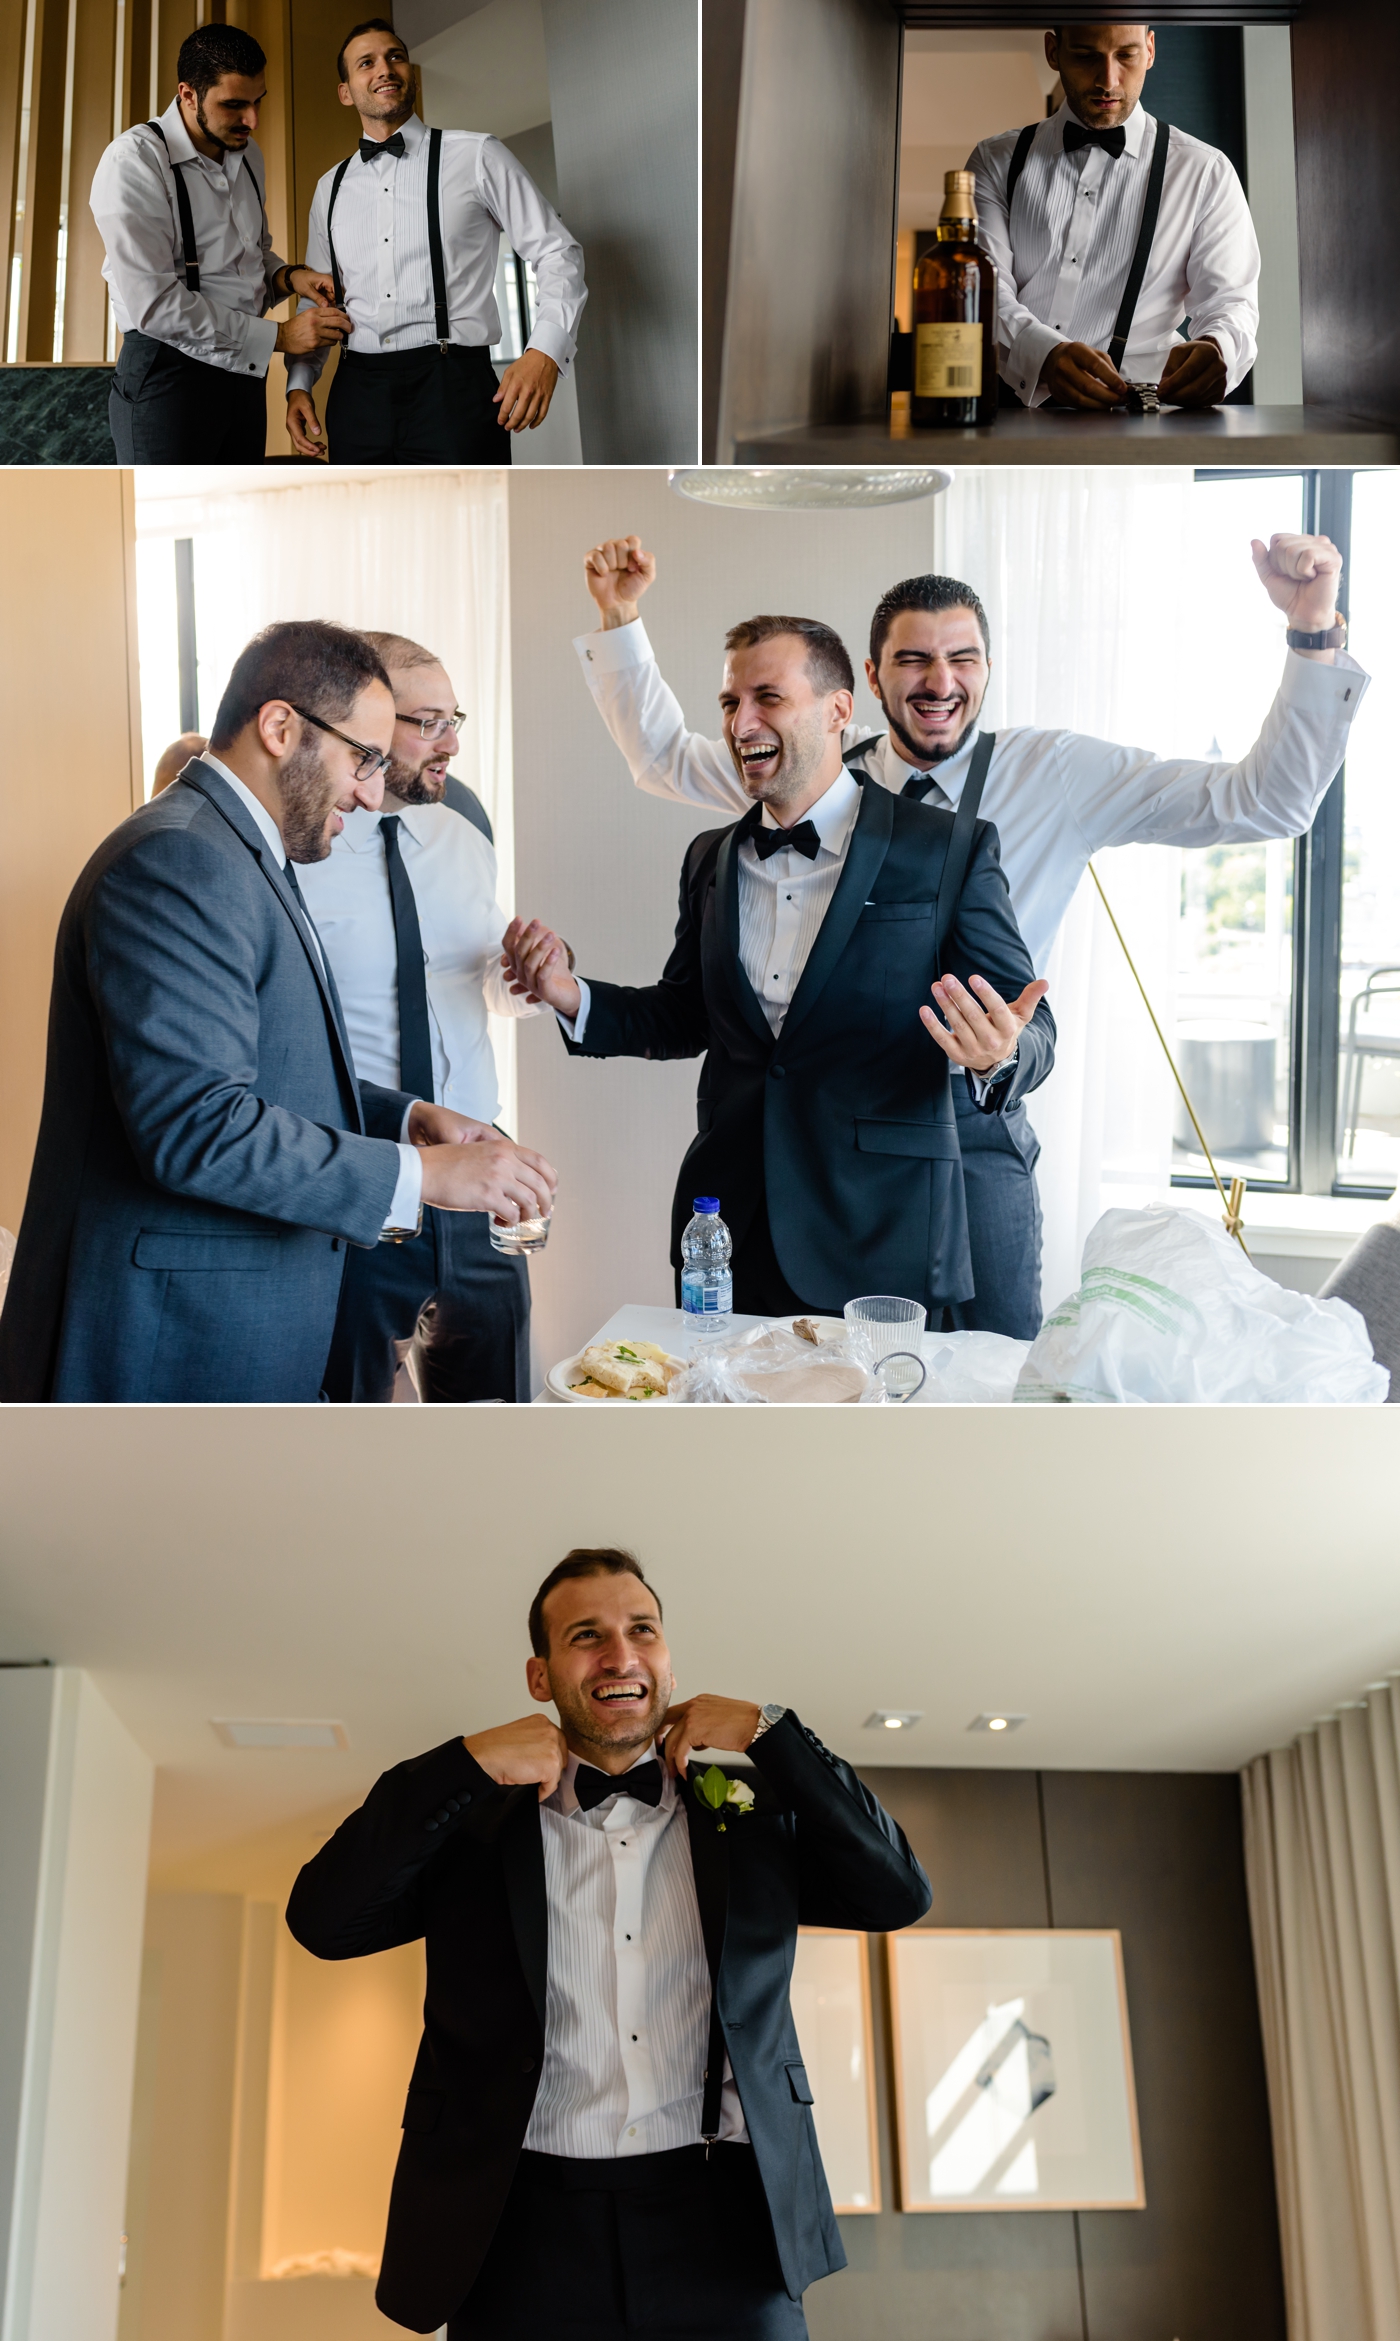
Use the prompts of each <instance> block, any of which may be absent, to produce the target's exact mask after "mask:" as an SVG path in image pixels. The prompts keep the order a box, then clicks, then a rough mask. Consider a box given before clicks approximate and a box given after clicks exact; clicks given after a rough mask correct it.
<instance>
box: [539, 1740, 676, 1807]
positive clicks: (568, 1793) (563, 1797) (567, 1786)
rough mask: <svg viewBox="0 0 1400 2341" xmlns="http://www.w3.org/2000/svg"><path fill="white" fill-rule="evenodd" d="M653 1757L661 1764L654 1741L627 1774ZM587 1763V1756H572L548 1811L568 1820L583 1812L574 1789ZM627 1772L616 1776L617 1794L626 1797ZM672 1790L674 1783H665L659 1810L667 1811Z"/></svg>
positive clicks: (642, 1751) (548, 1804) (647, 1762)
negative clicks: (581, 1767)
mask: <svg viewBox="0 0 1400 2341" xmlns="http://www.w3.org/2000/svg"><path fill="white" fill-rule="evenodd" d="M653 1756H655V1757H656V1760H657V1762H658V1763H660V1761H661V1757H660V1752H659V1750H658V1748H657V1745H656V1742H655V1740H653V1741H652V1743H651V1745H650V1747H645V1748H643V1749H642V1750H641V1751H640V1753H639V1754H638V1755H636V1756H634V1757H633V1759H632V1761H631V1763H630V1764H629V1765H628V1767H627V1772H635V1771H636V1769H637V1766H638V1765H639V1764H649V1763H650V1762H651V1760H652V1758H653ZM587 1762H588V1758H587V1756H570V1758H569V1761H568V1763H567V1764H566V1765H565V1766H564V1769H563V1771H562V1772H561V1773H560V1775H559V1786H558V1787H557V1788H556V1789H555V1791H554V1794H553V1796H547V1797H546V1798H545V1800H544V1801H545V1807H546V1810H547V1811H550V1812H555V1813H562V1814H563V1815H564V1816H565V1818H566V1819H567V1818H568V1816H569V1815H570V1814H571V1813H577V1812H579V1811H581V1810H582V1807H581V1806H580V1804H579V1801H578V1796H577V1793H576V1792H575V1789H574V1780H575V1778H576V1776H577V1773H578V1768H579V1766H580V1764H586V1763H587ZM663 1768H664V1767H663ZM627 1772H619V1773H618V1774H616V1779H617V1793H618V1795H619V1796H625V1795H626V1793H627V1786H626V1784H627ZM671 1790H672V1783H671V1782H670V1781H669V1780H668V1781H666V1782H664V1783H663V1785H662V1791H661V1806H660V1807H659V1808H658V1809H660V1810H664V1809H665V1807H666V1804H667V1802H668V1800H669V1798H670V1794H671ZM595 1810H596V1808H595Z"/></svg>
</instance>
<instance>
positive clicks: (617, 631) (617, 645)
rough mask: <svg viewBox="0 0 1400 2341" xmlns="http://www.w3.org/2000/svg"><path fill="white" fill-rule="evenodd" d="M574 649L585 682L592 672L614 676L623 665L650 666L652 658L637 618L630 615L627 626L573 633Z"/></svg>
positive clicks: (645, 632)
mask: <svg viewBox="0 0 1400 2341" xmlns="http://www.w3.org/2000/svg"><path fill="white" fill-rule="evenodd" d="M574 648H575V650H576V651H577V652H578V655H579V664H580V666H581V667H582V668H583V678H584V681H585V682H591V681H592V678H593V677H594V675H617V674H621V673H622V672H623V671H624V669H626V668H627V667H644V666H650V665H651V664H652V663H653V661H654V660H655V657H656V652H655V651H654V650H653V649H652V647H651V643H650V642H649V640H648V639H647V630H646V628H645V626H644V625H643V624H642V621H641V619H640V618H634V619H633V620H632V623H631V625H630V626H609V627H602V626H600V627H599V629H598V631H597V633H596V634H576V635H575V636H574Z"/></svg>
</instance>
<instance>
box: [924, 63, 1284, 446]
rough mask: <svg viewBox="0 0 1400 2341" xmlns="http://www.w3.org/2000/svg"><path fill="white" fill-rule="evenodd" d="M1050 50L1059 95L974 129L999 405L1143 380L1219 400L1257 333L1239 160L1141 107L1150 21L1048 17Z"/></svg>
mask: <svg viewBox="0 0 1400 2341" xmlns="http://www.w3.org/2000/svg"><path fill="white" fill-rule="evenodd" d="M1045 55H1046V59H1047V62H1048V63H1049V64H1050V65H1051V66H1053V68H1054V69H1055V71H1056V72H1057V73H1058V74H1059V76H1060V81H1061V84H1062V86H1063V88H1064V93H1065V102H1064V104H1063V105H1062V106H1061V107H1060V108H1059V109H1058V111H1057V112H1055V113H1053V114H1051V115H1050V116H1049V117H1048V118H1047V119H1046V120H1045V121H1043V122H1038V123H1031V124H1030V125H1029V126H1028V128H1026V129H1024V130H1020V131H1016V130H1005V131H1002V132H1000V133H999V134H998V135H997V136H996V137H994V138H984V139H983V140H982V142H981V144H980V145H979V146H977V147H975V148H974V149H973V152H972V155H971V157H970V158H969V161H968V166H967V167H968V169H969V170H970V171H972V172H973V174H974V175H975V177H976V181H977V216H978V219H979V220H980V222H981V232H982V238H983V241H984V243H985V244H986V246H987V249H988V251H989V252H990V253H991V255H992V258H993V259H994V260H995V262H996V264H997V276H998V284H997V346H998V355H999V364H1000V370H1001V386H1002V394H1003V402H1004V403H1009V404H1010V405H1012V406H1027V407H1036V406H1043V405H1044V404H1045V403H1046V402H1047V401H1053V402H1054V403H1055V404H1056V405H1058V406H1071V407H1081V408H1085V409H1088V410H1090V411H1093V410H1095V409H1097V410H1099V411H1103V410H1105V409H1107V408H1111V407H1115V406H1121V405H1122V404H1123V401H1124V396H1125V388H1126V384H1127V383H1128V382H1151V383H1154V384H1155V385H1156V386H1157V389H1158V392H1159V395H1160V397H1161V398H1162V399H1163V401H1165V402H1167V403H1169V404H1171V405H1173V406H1213V405H1215V404H1216V402H1217V401H1218V400H1220V399H1222V398H1224V397H1225V395H1226V393H1227V391H1230V390H1233V389H1235V388H1236V387H1237V385H1238V384H1239V383H1241V382H1242V381H1243V380H1244V377H1245V375H1246V374H1247V373H1248V372H1249V369H1250V367H1251V366H1252V365H1253V363H1254V356H1255V350H1256V347H1257V340H1258V331H1259V246H1258V243H1257V241H1256V239H1255V234H1254V223H1253V221H1252V220H1251V218H1250V216H1249V205H1248V203H1247V202H1246V201H1245V193H1244V189H1243V187H1241V185H1240V182H1239V179H1238V177H1237V175H1236V173H1235V169H1234V165H1233V164H1232V163H1231V161H1230V159H1229V157H1228V156H1227V155H1224V154H1221V153H1220V152H1219V150H1218V149H1217V148H1216V147H1213V146H1207V145H1206V144H1205V142H1204V140H1202V139H1199V138H1191V137H1189V136H1188V135H1187V133H1186V132H1185V131H1184V130H1178V129H1176V128H1175V127H1169V126H1168V125H1167V123H1165V122H1158V121H1154V119H1153V117H1152V116H1151V115H1150V114H1149V113H1147V112H1146V110H1145V109H1144V107H1143V105H1142V102H1141V101H1142V90H1143V84H1144V82H1145V81H1146V79H1147V76H1148V74H1149V72H1150V71H1151V69H1152V64H1153V60H1154V58H1155V56H1156V42H1155V38H1154V35H1153V32H1152V29H1151V27H1150V25H1145V24H1066V25H1058V26H1056V27H1055V28H1054V29H1053V30H1052V31H1050V32H1048V33H1047V34H1046V36H1045ZM1186 318H1189V319H1190V324H1191V338H1190V340H1189V341H1181V340H1178V339H1177V328H1178V327H1179V326H1180V325H1181V324H1182V322H1183V320H1184V319H1186Z"/></svg>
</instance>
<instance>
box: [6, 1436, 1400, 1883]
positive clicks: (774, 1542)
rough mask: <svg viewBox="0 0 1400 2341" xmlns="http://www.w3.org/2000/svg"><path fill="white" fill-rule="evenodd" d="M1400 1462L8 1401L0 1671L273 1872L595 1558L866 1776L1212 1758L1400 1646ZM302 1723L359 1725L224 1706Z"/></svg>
mask: <svg viewBox="0 0 1400 2341" xmlns="http://www.w3.org/2000/svg"><path fill="white" fill-rule="evenodd" d="M1397 1485H1400V1409H1393V1408H1389V1407H1372V1408H1360V1409H1356V1410H1354V1411H1353V1410H1350V1409H1342V1408H1337V1409H1331V1408H1324V1407H1319V1408H1314V1409H1311V1410H1303V1409H1299V1410H1292V1409H1282V1408H1279V1409H1271V1408H1220V1409H1200V1410H1196V1409H1187V1408H1181V1409H1175V1408H1160V1409H1157V1408H1131V1409H1123V1410H1119V1409H1107V1408H1105V1409H1098V1408H1085V1409H1079V1408H1065V1407H1047V1408H1043V1409H1042V1408H948V1409H941V1408H940V1409H919V1410H917V1411H914V1410H911V1411H910V1412H909V1413H908V1414H903V1413H892V1412H889V1411H887V1410H885V1409H873V1410H869V1411H865V1410H858V1411H853V1412H851V1413H844V1412H843V1413H841V1414H836V1413H834V1412H827V1411H825V1410H822V1411H817V1410H812V1411H797V1410H790V1411H786V1410H785V1411H784V1412H783V1413H781V1414H774V1413H772V1412H770V1411H768V1410H766V1409H761V1408H754V1409H752V1410H750V1409H741V1410H736V1411H734V1412H732V1413H731V1412H728V1411H725V1410H721V1409H716V1410H713V1411H709V1412H707V1413H705V1414H704V1415H703V1416H700V1417H697V1416H696V1415H694V1414H692V1413H688V1412H687V1413H681V1412H679V1411H678V1412H677V1413H676V1414H674V1415H669V1416H666V1415H656V1416H635V1415H630V1414H628V1415H624V1416H620V1417H614V1416H605V1417H604V1416H599V1415H596V1414H594V1413H592V1412H591V1411H585V1410H584V1409H582V1408H580V1409H577V1410H576V1409H572V1408H564V1407H560V1408H557V1409H547V1408H535V1409H529V1410H527V1409H524V1408H522V1409H520V1410H519V1411H515V1410H508V1409H503V1408H490V1409H482V1410H480V1411H475V1410H472V1411H457V1410H453V1411H450V1412H449V1411H447V1410H440V1409H436V1408H421V1409H419V1408H395V1409H387V1408H386V1409H383V1410H380V1409H375V1408H368V1409H365V1410H363V1411H360V1412H356V1413H353V1414H351V1413H343V1412H340V1411H338V1410H337V1411H334V1412H333V1411H331V1410H328V1409H316V1408H308V1409H305V1410H300V1409H288V1410H285V1411H276V1410H261V1409H251V1408H224V1409H209V1410H199V1409H191V1410H182V1409H173V1408H172V1409H165V1410H162V1409H149V1410H146V1409H140V1408H133V1409H122V1408H111V1409H107V1410H101V1409H94V1410H92V1411H87V1410H78V1409H74V1408H53V1409H51V1410H50V1409H33V1410H27V1409H10V1410H7V1411H5V1412H3V1413H0V1486H3V1487H4V1489H5V1491H6V1494H5V1500H4V1521H3V1532H0V1533H2V1534H3V1543H2V1544H0V1657H5V1658H11V1659H14V1658H50V1659H53V1660H56V1661H63V1662H66V1663H69V1664H72V1665H76V1666H82V1667H86V1668H88V1669H89V1670H90V1671H91V1672H92V1674H93V1676H94V1677H95V1679H96V1681H97V1682H98V1684H99V1686H100V1687H101V1689H102V1690H103V1691H104V1693H105V1694H106V1696H107V1697H108V1699H109V1700H110V1701H111V1703H112V1705H113V1706H114V1708H115V1709H116V1711H117V1712H118V1714H119V1715H120V1716H121V1717H122V1718H123V1720H124V1721H125V1722H126V1724H127V1725H128V1727H129V1728H130V1730H131V1731H132V1732H133V1733H134V1734H135V1736H136V1738H137V1739H138V1740H139V1741H140V1742H141V1744H142V1745H143V1746H144V1747H145V1748H146V1749H147V1750H148V1751H149V1753H150V1754H151V1755H152V1756H153V1757H154V1758H155V1759H156V1761H157V1763H158V1764H159V1765H160V1767H161V1778H160V1790H159V1796H158V1820H157V1845H156V1860H157V1865H158V1868H159V1870H160V1871H161V1872H162V1873H163V1874H164V1875H165V1876H166V1878H167V1879H168V1880H169V1881H170V1882H174V1881H175V1880H176V1879H177V1878H178V1879H180V1880H182V1881H183V1882H185V1883H204V1884H210V1885H212V1884H216V1883H221V1884H227V1885H233V1884H245V1885H246V1884H251V1883H253V1882H255V1877H256V1876H261V1875H262V1874H264V1873H265V1871H266V1869H267V1865H268V1862H269V1861H270V1860H271V1861H272V1862H273V1866H274V1867H275V1868H276V1869H278V1871H279V1873H280V1872H281V1870H282V1869H284V1868H285V1864H286V1862H287V1861H288V1860H289V1859H292V1858H293V1857H295V1859H300V1858H304V1854H305V1851H306V1850H307V1848H308V1847H309V1844H310V1843H311V1842H312V1841H313V1840H314V1839H316V1838H318V1837H319V1835H320V1834H323V1833H324V1829H325V1827H326V1826H328V1825H330V1824H332V1823H333V1822H334V1820H335V1819H336V1818H338V1817H339V1815H340V1814H341V1813H343V1812H345V1811H347V1810H348V1809H349V1808H350V1807H351V1806H352V1805H353V1804H354V1803H355V1802H356V1801H358V1799H359V1798H360V1796H361V1795H363V1793H364V1791H365V1790H366V1789H367V1787H368V1786H369V1784H370V1782H371V1781H372V1780H373V1779H374V1778H375V1776H376V1775H377V1774H378V1773H379V1772H380V1771H381V1770H382V1769H383V1768H384V1767H385V1766H386V1765H389V1764H392V1763H395V1762H397V1761H398V1760H399V1759H400V1758H402V1757H405V1756H408V1755H412V1754H415V1753H417V1752H418V1751H419V1750H421V1749H424V1748H427V1747H431V1746H433V1745H435V1744H436V1743H437V1742H439V1741H440V1740H443V1739H446V1738H448V1737H449V1736H450V1735H451V1734H452V1733H454V1732H456V1731H461V1730H467V1729H470V1728H472V1727H473V1726H480V1725H483V1724H486V1723H488V1722H492V1721H503V1720H506V1719H507V1718H509V1717H510V1716H512V1715H515V1714H520V1713H522V1712H524V1711H525V1709H526V1707H527V1705H528V1702H527V1699H526V1696H525V1691H524V1683H523V1670H524V1657H525V1635H524V1617H525V1611H526V1608H527V1606H528V1602H529V1599H530V1596H531V1594H532V1593H533V1591H534V1589H535V1586H536V1585H537V1583H538V1582H539V1579H540V1578H541V1577H542V1576H543V1574H544V1572H545V1570H546V1569H547V1568H548V1567H549V1566H550V1565H551V1564H552V1562H553V1561H554V1560H556V1559H557V1558H558V1557H559V1555H560V1554H561V1553H562V1552H564V1551H565V1550H566V1549H567V1548H568V1546H569V1545H571V1544H597V1543H621V1544H628V1545H631V1546H633V1547H634V1548H635V1549H636V1550H637V1551H638V1552H639V1553H640V1554H641V1556H642V1558H643V1560H644V1562H645V1563H646V1565H647V1566H648V1568H649V1569H650V1570H651V1572H652V1573H653V1575H654V1578H655V1581H656V1583H657V1585H658V1588H659V1590H660V1591H661V1593H662V1595H663V1598H664V1600H665V1603H666V1612H667V1623H668V1629H669V1633H670V1639H671V1646H672V1651H673V1655H674V1658H675V1661H676V1666H677V1672H678V1676H679V1680H680V1684H681V1687H682V1690H699V1689H712V1690H724V1691H727V1692H732V1693H734V1694H736V1695H739V1696H747V1697H751V1698H755V1699H759V1700H763V1699H772V1698H776V1699H782V1700H785V1701H787V1702H788V1703H790V1704H791V1705H793V1706H794V1707H796V1708H797V1710H798V1711H799V1713H800V1714H801V1715H802V1716H803V1717H804V1719H806V1720H807V1721H809V1722H811V1723H812V1725H813V1726H814V1727H815V1728H816V1729H817V1730H818V1731H819V1732H820V1733H821V1734H822V1735H823V1737H824V1738H826V1739H827V1740H829V1741H830V1742H831V1743H832V1745H834V1746H836V1747H838V1748H840V1749H842V1750H843V1751H844V1752H846V1753H847V1754H849V1755H851V1756H853V1757H855V1758H856V1759H857V1761H859V1760H861V1759H864V1760H865V1761H866V1762H878V1763H891V1762H896V1763H898V1762H902V1763H908V1764H952V1765H987V1764H1003V1763H1004V1764H1006V1765H1008V1766H1010V1767H1011V1768H1013V1769H1016V1768H1020V1767H1025V1766H1035V1765H1048V1766H1052V1767H1076V1768H1079V1767H1082V1768H1091V1769H1093V1768H1104V1769H1139V1768H1162V1769H1187V1770H1190V1769H1213V1768H1222V1767H1229V1766H1234V1765H1237V1764H1239V1763H1241V1762H1242V1761H1244V1760H1245V1759H1246V1758H1247V1757H1249V1756H1250V1755H1252V1754H1254V1753H1255V1752H1257V1751H1258V1750H1259V1749H1261V1748H1264V1747H1268V1746H1271V1745H1277V1744H1279V1743H1280V1742H1282V1741H1283V1740H1285V1739H1287V1738H1289V1737H1291V1736H1292V1735H1293V1733H1294V1732H1295V1731H1297V1730H1298V1729H1299V1728H1300V1727H1301V1726H1303V1725H1305V1724H1306V1723H1307V1722H1309V1721H1310V1720H1311V1719H1312V1718H1313V1717H1315V1716H1316V1715H1317V1714H1319V1713H1321V1712H1323V1711H1325V1710H1326V1709H1328V1708H1330V1707H1331V1706H1333V1705H1334V1704H1335V1703H1336V1702H1337V1701H1338V1700H1339V1699H1342V1698H1346V1697H1350V1696H1351V1695H1353V1694H1354V1692H1355V1691H1356V1690H1357V1689H1358V1688H1360V1687H1361V1686H1362V1685H1363V1684H1364V1683H1366V1682H1369V1681H1371V1680H1373V1679H1375V1678H1377V1677H1378V1676H1380V1675H1381V1674H1382V1673H1384V1672H1385V1670H1386V1669H1387V1668H1390V1667H1395V1666H1400V1571H1397V1567H1396V1548H1397V1537H1396V1526H1395V1522H1396V1488H1397ZM877 1707H889V1708H901V1709H922V1710H923V1717H924V1720H923V1721H922V1723H920V1724H919V1725H918V1727H917V1728H916V1729H915V1730H914V1731H913V1732H911V1733H910V1735H909V1736H908V1738H907V1739H899V1738H896V1737H895V1735H893V1734H889V1733H883V1732H882V1733H880V1734H879V1735H878V1737H877V1735H876V1734H875V1733H873V1732H866V1731H865V1730H864V1728H863V1726H864V1719H865V1717H866V1716H867V1715H868V1714H869V1713H870V1712H871V1710H872V1709H874V1708H877ZM1002 1707H1004V1708H1006V1709H1009V1710H1010V1711H1012V1712H1014V1713H1024V1714H1026V1715H1027V1717H1028V1718H1029V1720H1028V1721H1027V1722H1026V1724H1025V1725H1024V1726H1023V1727H1022V1728H1021V1729H1020V1730H1019V1731H1017V1732H1016V1733H1015V1735H1014V1736H1013V1737H1011V1738H1009V1739H1008V1740H1006V1741H1004V1742H998V1741H995V1740H992V1739H990V1738H989V1737H988V1735H987V1734H986V1733H982V1732H979V1733H976V1734H970V1733H969V1732H968V1730H967V1728H966V1727H967V1725H968V1723H969V1722H970V1721H971V1719H972V1717H973V1716H975V1715H976V1714H978V1713H979V1712H981V1711H983V1710H987V1709H992V1710H996V1709H999V1708H1002ZM275 1715H286V1716H297V1717H321V1716H324V1717H333V1718H336V1719H338V1720H340V1721H343V1722H344V1723H345V1724H346V1725H347V1726H348V1729H349V1733H350V1742H351V1744H350V1747H349V1749H348V1751H347V1752H345V1753H338V1752H335V1751H303V1750H291V1751H277V1752H268V1751H236V1750H232V1749H228V1748H224V1747H221V1746H220V1745H219V1743H218V1741H217V1740H216V1738H215V1736H214V1733H213V1731H212V1730H211V1729H210V1724H209V1718H210V1717H212V1716H275Z"/></svg>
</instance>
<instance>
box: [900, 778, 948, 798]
mask: <svg viewBox="0 0 1400 2341" xmlns="http://www.w3.org/2000/svg"><path fill="white" fill-rule="evenodd" d="M942 785H943V783H942V782H941V781H940V780H939V778H938V775H937V774H936V773H933V772H916V773H914V774H913V775H912V776H911V778H910V779H908V780H906V782H905V783H904V786H903V788H902V789H901V790H900V792H899V793H900V795H901V796H902V797H914V798H916V799H917V800H918V802H919V803H920V804H922V803H923V800H924V798H925V797H926V796H927V795H928V793H929V790H930V789H932V788H941V787H942Z"/></svg>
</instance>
